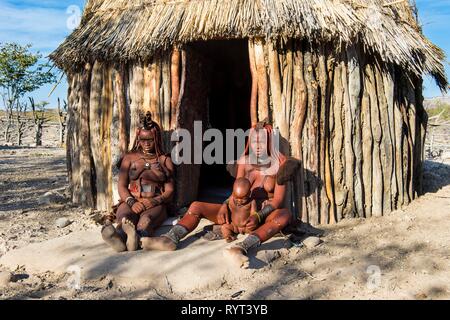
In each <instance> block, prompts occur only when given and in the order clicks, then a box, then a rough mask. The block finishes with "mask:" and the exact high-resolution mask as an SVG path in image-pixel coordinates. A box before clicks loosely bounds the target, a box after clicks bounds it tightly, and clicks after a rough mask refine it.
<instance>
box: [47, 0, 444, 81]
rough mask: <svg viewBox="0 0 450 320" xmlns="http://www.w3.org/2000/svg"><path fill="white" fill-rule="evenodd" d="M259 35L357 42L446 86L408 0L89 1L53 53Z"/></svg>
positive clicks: (436, 54)
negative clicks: (76, 23) (73, 27)
mask: <svg viewBox="0 0 450 320" xmlns="http://www.w3.org/2000/svg"><path fill="white" fill-rule="evenodd" d="M252 37H265V38H270V39H275V38H281V37H284V38H288V37H290V38H302V39H310V40H313V41H338V42H340V43H352V42H355V41H361V42H362V43H363V44H364V47H365V48H366V50H367V51H368V52H371V53H377V54H378V55H379V56H380V57H381V59H382V60H383V61H385V62H388V63H394V64H397V65H400V66H402V67H403V68H405V69H407V70H409V71H411V72H414V73H415V74H418V75H419V74H420V75H421V74H422V73H431V74H432V75H433V76H434V77H435V78H436V80H437V82H438V84H439V85H440V86H441V87H444V86H445V85H446V84H447V80H446V77H445V72H444V67H443V60H444V58H445V56H444V53H443V51H442V50H441V49H439V48H438V47H436V46H435V45H433V44H432V43H431V42H430V41H429V40H428V39H426V38H425V37H424V36H423V34H422V32H421V30H420V28H419V27H418V25H417V23H416V20H415V19H414V17H413V14H412V10H411V7H410V4H409V1H407V0H400V1H399V0H88V3H87V5H86V8H85V11H84V14H83V18H82V21H81V25H80V26H79V27H78V28H77V29H76V30H75V31H74V32H73V33H72V34H71V35H70V36H69V37H68V38H67V39H66V40H65V41H64V42H63V43H62V44H61V45H60V47H59V48H58V49H57V50H56V51H55V52H53V53H52V54H51V58H52V60H53V61H54V62H55V63H56V64H57V65H58V66H59V67H61V68H63V69H68V68H69V67H70V66H74V65H77V64H80V63H84V62H87V61H92V60H93V59H100V60H109V61H113V60H115V61H126V60H131V59H139V58H142V59H145V58H148V57H149V56H151V55H153V54H154V52H156V51H157V50H165V49H167V48H170V47H172V46H174V45H181V44H185V43H188V42H192V41H197V40H209V39H236V38H252Z"/></svg>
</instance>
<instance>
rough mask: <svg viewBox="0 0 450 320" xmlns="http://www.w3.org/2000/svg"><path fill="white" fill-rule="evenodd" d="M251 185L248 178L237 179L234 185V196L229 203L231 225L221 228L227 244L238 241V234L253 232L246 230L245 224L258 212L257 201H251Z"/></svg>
mask: <svg viewBox="0 0 450 320" xmlns="http://www.w3.org/2000/svg"><path fill="white" fill-rule="evenodd" d="M250 194H251V183H250V181H249V180H248V179H246V178H238V179H236V181H235V183H234V185H233V194H232V195H231V197H230V199H229V203H228V208H229V210H230V211H231V223H230V224H224V225H222V226H221V230H222V235H223V238H224V239H225V240H226V241H227V242H231V241H234V240H236V239H237V237H236V235H237V234H246V233H250V232H252V231H253V230H249V229H248V228H246V226H245V223H246V221H247V219H248V218H249V217H250V215H251V214H252V213H254V212H256V209H257V208H256V201H255V200H251V199H250Z"/></svg>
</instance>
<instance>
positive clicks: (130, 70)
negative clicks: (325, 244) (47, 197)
mask: <svg viewBox="0 0 450 320" xmlns="http://www.w3.org/2000/svg"><path fill="white" fill-rule="evenodd" d="M51 59H52V60H53V61H54V62H55V64H56V65H57V66H58V67H60V68H62V69H63V70H64V71H65V73H66V74H67V77H68V81H69V92H68V101H69V124H68V133H69V136H68V139H67V150H68V154H67V155H68V170H69V176H70V177H69V178H70V183H71V186H72V194H73V201H74V202H75V203H80V204H83V205H86V206H88V207H97V208H98V209H102V210H107V209H109V208H110V207H111V205H112V204H113V198H114V196H113V195H114V188H115V177H116V174H117V172H116V169H115V162H116V160H117V159H118V158H119V157H120V155H121V154H122V153H123V152H125V151H126V149H127V146H128V145H129V143H130V137H131V136H132V135H133V133H134V128H135V127H136V125H137V124H136V123H137V121H138V117H137V114H138V113H139V111H140V110H150V111H151V112H152V113H153V115H154V118H155V120H156V121H158V122H159V123H160V124H161V126H162V127H163V129H164V130H165V132H166V134H165V137H164V139H165V144H166V147H169V145H170V143H169V140H168V136H169V133H170V132H171V131H172V130H174V129H176V128H180V127H181V128H187V129H189V130H192V123H193V121H194V120H204V121H207V122H208V123H211V125H213V126H216V127H219V128H226V127H228V128H241V127H242V128H248V127H249V126H250V124H251V123H255V122H256V121H258V120H262V119H265V118H269V119H270V120H271V121H272V122H273V124H274V126H275V127H277V128H279V129H280V132H281V135H282V138H283V141H284V143H285V144H284V146H283V148H284V151H285V152H287V153H290V154H291V155H292V156H293V157H296V158H298V159H301V160H302V169H301V170H300V172H299V174H298V175H297V177H296V178H295V181H293V182H290V184H289V190H290V191H289V196H288V198H287V200H286V201H287V204H288V205H289V206H290V207H291V209H292V211H293V212H294V214H296V215H297V216H299V217H301V218H302V219H303V220H304V221H309V222H310V223H312V224H319V223H334V222H336V221H339V220H340V219H343V218H345V217H370V216H381V215H383V214H385V213H388V212H390V211H391V210H394V209H396V208H398V207H400V206H402V205H405V204H408V203H409V202H410V201H412V200H413V199H414V198H416V197H417V196H418V195H420V194H421V192H422V164H423V154H424V150H423V148H424V138H425V132H426V125H427V114H426V112H425V111H424V108H423V105H422V101H423V98H422V75H423V74H424V73H428V74H431V75H432V76H433V77H434V78H435V79H436V81H437V83H438V85H439V86H440V87H441V88H445V87H446V85H447V80H446V77H445V74H444V67H443V63H442V62H443V59H444V54H443V52H442V51H441V50H440V49H439V48H437V47H436V46H435V45H433V44H432V43H431V42H430V41H429V40H427V39H426V38H425V37H424V35H423V34H422V32H421V29H420V26H419V25H418V23H417V20H416V17H415V16H414V10H412V8H411V5H410V3H409V1H406V0H403V1H387V0H364V1H363V0H190V1H189V0H133V1H130V0H88V2H87V4H86V8H85V10H84V14H83V17H82V21H81V25H80V26H79V27H78V28H77V29H76V30H75V31H74V32H73V33H72V34H71V35H70V36H69V37H68V38H67V39H66V40H65V41H64V42H63V43H62V44H61V45H60V47H59V48H58V49H57V50H56V51H55V52H54V53H53V54H52V55H51ZM230 115H231V116H230ZM222 167H224V166H222ZM212 168H213V167H205V166H199V165H181V166H179V167H178V168H177V205H178V207H182V206H185V205H187V204H189V203H190V202H191V201H193V200H195V199H196V198H197V196H198V192H199V187H200V184H201V183H202V179H201V177H204V176H210V173H211V172H210V170H213V169H212ZM208 170H209V171H208ZM214 170H216V171H215V172H214V173H215V176H220V174H222V172H219V171H217V170H224V168H222V169H217V168H215V169H214Z"/></svg>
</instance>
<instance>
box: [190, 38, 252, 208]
mask: <svg viewBox="0 0 450 320" xmlns="http://www.w3.org/2000/svg"><path fill="white" fill-rule="evenodd" d="M195 49H196V51H197V52H198V53H199V54H200V55H201V56H202V58H203V60H202V62H203V63H204V71H205V78H206V81H207V83H208V95H207V113H208V114H207V121H205V122H204V124H203V129H204V130H206V127H207V125H208V123H209V125H208V126H209V127H211V128H216V129H219V130H220V131H221V132H222V134H223V137H225V133H226V132H225V131H226V129H243V130H244V131H245V130H247V129H248V128H249V127H250V124H251V121H250V95H251V74H250V62H249V57H248V42H247V41H246V40H226V41H222V40H220V41H208V42H200V43H197V44H195ZM224 140H225V139H224ZM224 142H225V141H224ZM228 143H229V141H228ZM222 152H223V155H224V158H225V156H226V149H225V144H224V149H223V151H222ZM239 156H240V154H238V152H237V150H235V154H234V159H236V158H237V157H239ZM225 160H226V159H224V161H225ZM232 184H233V178H232V177H231V175H230V174H229V173H228V172H227V170H226V165H225V164H212V165H208V164H202V166H201V170H200V184H199V199H200V201H211V202H222V201H224V200H225V199H226V197H227V196H229V194H230V192H231V188H232Z"/></svg>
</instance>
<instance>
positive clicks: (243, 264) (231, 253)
mask: <svg viewBox="0 0 450 320" xmlns="http://www.w3.org/2000/svg"><path fill="white" fill-rule="evenodd" d="M223 256H224V257H225V259H227V260H228V261H229V262H230V263H232V264H233V265H235V266H236V267H239V268H242V269H248V267H249V266H250V261H249V259H248V257H247V256H246V255H245V253H244V251H243V250H242V249H241V248H239V247H230V248H226V249H225V250H223Z"/></svg>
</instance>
